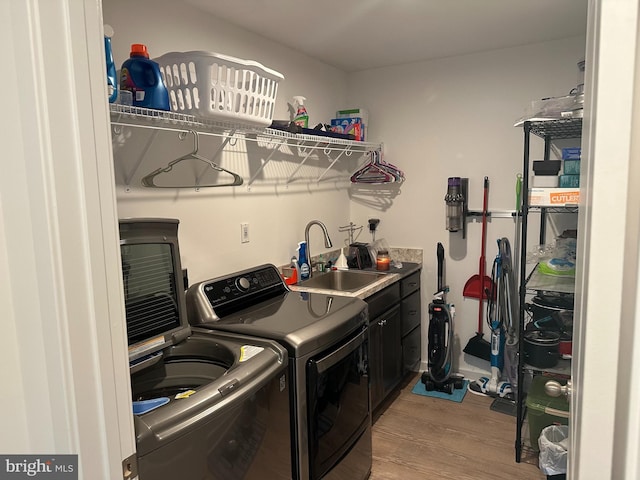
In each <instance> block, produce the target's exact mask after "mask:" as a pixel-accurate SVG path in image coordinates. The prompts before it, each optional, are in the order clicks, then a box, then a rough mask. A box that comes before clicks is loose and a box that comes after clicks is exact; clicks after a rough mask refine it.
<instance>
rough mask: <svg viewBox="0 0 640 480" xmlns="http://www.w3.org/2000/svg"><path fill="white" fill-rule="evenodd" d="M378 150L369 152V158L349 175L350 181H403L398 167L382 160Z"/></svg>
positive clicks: (372, 182) (377, 182)
mask: <svg viewBox="0 0 640 480" xmlns="http://www.w3.org/2000/svg"><path fill="white" fill-rule="evenodd" d="M381 155H382V154H381V152H379V151H378V150H376V151H372V152H370V156H371V159H370V160H369V161H368V162H367V163H366V164H365V165H364V166H362V167H361V168H360V169H358V170H357V171H356V172H354V173H353V174H352V175H351V182H352V183H370V184H380V183H393V182H402V181H404V173H403V172H402V170H400V169H399V168H397V167H395V166H394V165H391V164H390V163H387V162H384V161H382V159H381Z"/></svg>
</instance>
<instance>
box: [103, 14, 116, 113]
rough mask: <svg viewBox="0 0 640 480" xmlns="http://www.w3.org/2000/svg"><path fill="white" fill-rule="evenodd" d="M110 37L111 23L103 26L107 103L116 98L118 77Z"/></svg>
mask: <svg viewBox="0 0 640 480" xmlns="http://www.w3.org/2000/svg"><path fill="white" fill-rule="evenodd" d="M111 37H113V28H112V27H111V25H105V26H104V53H105V56H106V58H107V92H108V97H109V103H114V102H115V101H116V99H117V98H118V79H117V75H116V65H115V63H114V62H113V51H112V49H111Z"/></svg>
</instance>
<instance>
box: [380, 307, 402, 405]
mask: <svg viewBox="0 0 640 480" xmlns="http://www.w3.org/2000/svg"><path fill="white" fill-rule="evenodd" d="M401 320H402V319H401V317H400V305H396V306H395V307H393V308H392V309H390V310H388V311H386V312H385V313H383V314H382V315H380V317H379V320H378V323H380V324H381V326H382V385H383V389H384V395H385V396H386V395H387V394H388V393H389V392H391V390H393V389H394V388H395V387H396V385H398V382H400V379H401V378H402V321H401Z"/></svg>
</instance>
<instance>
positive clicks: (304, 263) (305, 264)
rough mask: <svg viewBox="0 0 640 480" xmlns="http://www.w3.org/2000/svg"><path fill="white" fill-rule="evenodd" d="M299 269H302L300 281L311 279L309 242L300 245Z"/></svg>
mask: <svg viewBox="0 0 640 480" xmlns="http://www.w3.org/2000/svg"><path fill="white" fill-rule="evenodd" d="M298 267H299V268H300V280H307V279H308V278H309V273H310V267H309V259H308V258H307V242H299V243H298Z"/></svg>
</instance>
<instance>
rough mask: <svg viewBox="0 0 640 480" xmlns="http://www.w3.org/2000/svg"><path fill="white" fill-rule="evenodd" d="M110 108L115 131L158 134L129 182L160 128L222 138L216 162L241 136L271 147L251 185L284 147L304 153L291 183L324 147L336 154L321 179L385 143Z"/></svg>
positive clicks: (216, 153)
mask: <svg viewBox="0 0 640 480" xmlns="http://www.w3.org/2000/svg"><path fill="white" fill-rule="evenodd" d="M109 108H110V114H111V125H112V128H113V129H114V133H119V131H120V129H122V128H123V127H134V128H146V129H151V130H153V131H154V134H153V135H151V137H150V138H149V140H148V142H147V144H146V145H145V148H144V149H143V150H142V152H141V154H140V156H139V158H138V159H137V160H136V162H135V163H134V166H133V168H132V171H131V172H129V174H128V175H127V178H126V179H125V181H126V184H127V186H128V185H129V182H130V181H131V179H132V178H133V176H134V174H135V172H136V171H137V170H138V168H139V167H140V164H141V163H142V160H143V158H144V156H145V154H146V152H147V151H148V149H149V147H150V146H151V144H152V143H153V141H154V140H155V138H156V135H157V132H159V131H163V130H165V131H173V132H179V133H180V132H196V133H197V134H199V135H210V136H215V137H220V138H222V143H221V145H220V147H219V148H218V149H217V150H216V152H214V154H213V156H212V157H210V160H211V161H212V162H215V161H216V159H217V158H218V157H219V156H220V155H221V154H222V152H223V151H224V149H225V147H226V146H227V145H234V144H235V142H236V141H237V140H238V139H242V140H243V141H252V142H256V143H259V144H260V145H261V146H262V147H264V148H266V149H267V150H271V152H270V153H269V154H268V155H267V156H266V158H265V159H264V160H263V162H262V165H261V166H260V167H259V169H258V170H257V171H256V172H255V173H254V174H253V176H252V177H251V178H250V179H249V180H248V182H247V186H251V184H252V183H253V182H254V181H255V180H256V178H257V176H258V175H259V174H260V172H261V171H262V170H263V169H264V168H265V166H266V165H267V164H268V163H269V161H271V159H272V158H273V157H274V155H275V154H276V153H277V152H278V151H280V150H281V149H282V148H286V147H289V148H291V149H293V150H295V151H297V152H298V154H299V156H301V157H302V160H301V161H300V164H299V165H298V166H297V168H296V169H295V170H294V171H293V173H291V175H290V176H289V178H288V179H287V180H286V184H289V183H290V182H291V181H292V180H293V179H294V177H295V175H296V174H297V172H298V171H299V170H300V168H301V167H302V166H303V165H304V164H305V162H306V161H307V160H308V159H309V157H310V156H311V155H312V154H313V153H314V152H316V151H322V152H324V154H325V155H327V156H329V155H335V157H334V158H330V160H331V163H330V164H329V166H328V167H327V168H326V169H325V170H324V171H323V172H322V173H321V174H320V175H319V176H318V178H317V179H316V181H317V182H320V181H321V180H322V179H323V178H324V177H325V175H326V174H327V173H328V172H329V170H331V168H333V167H334V165H335V164H336V162H337V161H338V160H339V159H340V158H341V157H342V156H343V155H344V156H347V157H349V156H351V155H353V154H360V155H361V156H364V155H366V154H368V153H369V152H371V151H376V150H378V151H382V144H381V143H371V142H359V141H354V140H344V139H340V138H333V137H327V136H321V135H308V134H295V133H289V132H285V131H282V130H275V129H272V128H262V127H256V126H252V125H246V124H238V123H233V122H226V121H216V120H212V119H208V118H202V117H197V116H194V115H186V114H182V113H176V112H168V111H163V110H153V109H149V108H141V107H133V106H129V105H120V104H110V105H109Z"/></svg>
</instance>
